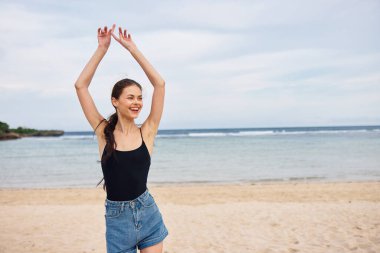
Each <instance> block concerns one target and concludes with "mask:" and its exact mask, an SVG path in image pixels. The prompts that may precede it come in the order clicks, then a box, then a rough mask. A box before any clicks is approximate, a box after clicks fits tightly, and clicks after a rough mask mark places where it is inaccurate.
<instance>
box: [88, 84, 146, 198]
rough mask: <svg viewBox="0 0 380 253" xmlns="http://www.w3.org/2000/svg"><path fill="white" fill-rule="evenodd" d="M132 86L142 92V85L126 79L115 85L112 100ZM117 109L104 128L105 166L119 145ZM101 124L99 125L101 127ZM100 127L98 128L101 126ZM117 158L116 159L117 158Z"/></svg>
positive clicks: (102, 160) (103, 157)
mask: <svg viewBox="0 0 380 253" xmlns="http://www.w3.org/2000/svg"><path fill="white" fill-rule="evenodd" d="M132 85H136V86H137V87H139V89H140V90H141V91H142V87H141V85H140V84H139V83H138V82H136V81H134V80H132V79H128V78H124V79H122V80H120V81H118V82H117V83H115V85H114V86H113V88H112V93H111V99H112V97H114V98H116V99H119V97H120V95H121V93H122V92H123V90H124V88H126V87H129V86H132ZM113 107H114V108H115V113H113V114H112V115H111V116H109V117H108V120H107V125H106V126H105V127H104V136H105V138H106V146H105V148H104V150H105V153H106V154H105V155H104V156H102V158H101V163H102V164H103V163H104V162H105V161H107V160H108V159H109V158H110V157H111V155H114V156H115V154H114V153H115V148H114V147H116V146H117V144H116V143H115V137H114V135H113V131H114V130H115V126H116V123H117V120H118V116H117V110H116V107H115V106H113ZM104 120H105V119H103V120H102V121H101V122H100V123H102V122H103V121H104ZM100 123H99V125H100ZM99 125H98V126H99ZM98 126H97V127H96V128H95V130H94V132H95V131H96V129H97V128H98ZM115 158H116V157H115ZM103 180H104V176H103V178H102V179H101V180H100V181H99V183H98V184H97V185H96V187H98V185H99V184H100V183H101V182H102V181H103ZM106 187H107V186H106V181H104V183H103V190H104V191H105V190H106Z"/></svg>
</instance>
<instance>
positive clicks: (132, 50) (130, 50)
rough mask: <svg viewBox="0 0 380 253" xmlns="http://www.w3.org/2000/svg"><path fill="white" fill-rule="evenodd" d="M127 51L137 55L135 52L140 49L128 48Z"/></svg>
mask: <svg viewBox="0 0 380 253" xmlns="http://www.w3.org/2000/svg"><path fill="white" fill-rule="evenodd" d="M127 50H128V51H129V52H130V53H135V52H138V51H139V49H138V48H137V47H130V48H127Z"/></svg>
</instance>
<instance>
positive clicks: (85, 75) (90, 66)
mask: <svg viewBox="0 0 380 253" xmlns="http://www.w3.org/2000/svg"><path fill="white" fill-rule="evenodd" d="M106 52H107V49H106V48H104V47H98V48H97V49H96V51H95V53H94V54H93V55H92V57H91V59H90V60H89V61H88V63H87V64H86V66H85V67H84V69H83V70H82V72H81V74H80V75H79V77H78V79H77V81H76V82H75V88H77V89H80V88H88V86H89V85H90V83H91V80H92V78H93V76H94V74H95V71H96V69H97V67H98V65H99V63H100V61H101V60H102V59H103V57H104V55H105V54H106Z"/></svg>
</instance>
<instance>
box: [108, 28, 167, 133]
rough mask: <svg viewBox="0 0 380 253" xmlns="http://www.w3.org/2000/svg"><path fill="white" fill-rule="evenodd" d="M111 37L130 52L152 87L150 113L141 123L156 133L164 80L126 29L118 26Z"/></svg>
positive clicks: (162, 100) (161, 110)
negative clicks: (117, 29) (117, 33)
mask: <svg viewBox="0 0 380 253" xmlns="http://www.w3.org/2000/svg"><path fill="white" fill-rule="evenodd" d="M112 37H114V39H115V40H116V41H118V42H119V43H120V44H121V45H122V46H123V47H125V48H126V49H127V50H128V51H129V52H130V53H131V55H132V56H133V58H135V60H136V61H137V62H138V63H139V65H140V66H141V68H142V69H143V70H144V72H145V74H146V75H147V77H148V79H149V81H150V82H151V83H152V85H153V87H154V91H153V97H152V106H151V109H150V113H149V116H148V118H147V119H146V120H145V122H144V124H143V125H147V126H148V127H149V128H150V129H151V130H152V131H153V132H154V133H155V134H156V133H157V130H158V125H159V124H160V120H161V115H162V112H163V108H164V97H165V81H164V79H163V78H162V77H161V76H160V74H159V73H158V72H157V71H156V70H155V69H154V68H153V66H152V65H151V64H150V63H149V62H148V60H147V59H146V58H145V57H144V55H143V54H142V53H141V51H140V50H139V49H138V48H137V46H136V45H135V43H134V42H133V41H132V36H131V34H127V30H124V33H123V31H122V29H121V27H119V37H117V36H116V35H115V34H114V33H112Z"/></svg>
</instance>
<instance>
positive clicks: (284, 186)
mask: <svg viewBox="0 0 380 253" xmlns="http://www.w3.org/2000/svg"><path fill="white" fill-rule="evenodd" d="M148 187H149V190H150V192H151V194H152V195H153V196H154V198H155V200H156V202H157V204H158V206H159V208H160V210H161V212H162V215H163V218H164V221H165V224H166V226H167V228H168V230H169V236H168V237H167V238H166V239H165V241H164V252H167V253H169V252H170V253H176V252H181V253H186V252H189V253H190V252H191V253H193V252H194V253H195V252H380V182H338V183H337V182H264V183H244V184H170V185H149V184H148ZM105 196H106V195H105V192H104V191H103V189H102V188H101V187H100V186H99V187H98V188H93V189H82V188H80V189H79V188H72V189H2V190H0V222H1V233H0V252H4V253H5V252H83V253H84V252H106V250H105V249H106V247H105V234H104V233H105V220H104V198H105Z"/></svg>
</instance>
